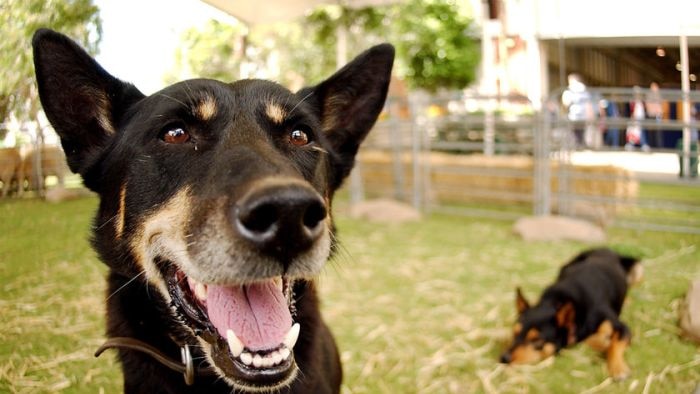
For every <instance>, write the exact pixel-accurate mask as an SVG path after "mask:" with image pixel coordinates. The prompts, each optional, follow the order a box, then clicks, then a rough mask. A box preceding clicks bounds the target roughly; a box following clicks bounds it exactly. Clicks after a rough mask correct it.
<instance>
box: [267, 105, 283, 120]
mask: <svg viewBox="0 0 700 394" xmlns="http://www.w3.org/2000/svg"><path fill="white" fill-rule="evenodd" d="M265 114H266V115H267V117H268V118H270V120H272V122H273V123H276V124H282V123H283V122H284V118H285V117H286V116H287V114H286V112H285V111H284V110H283V109H282V107H280V106H279V105H278V104H276V103H267V105H266V107H265Z"/></svg>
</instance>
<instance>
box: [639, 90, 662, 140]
mask: <svg viewBox="0 0 700 394" xmlns="http://www.w3.org/2000/svg"><path fill="white" fill-rule="evenodd" d="M644 106H645V109H646V116H647V119H653V120H655V121H656V128H655V129H654V130H653V131H652V130H649V132H648V133H647V134H648V135H649V136H650V137H651V136H652V135H653V136H655V137H654V144H655V146H656V147H663V145H664V142H663V131H661V127H659V126H660V125H661V119H663V115H664V109H663V105H662V102H661V93H659V84H658V83H656V82H652V83H651V84H650V85H649V91H648V92H647V95H646V100H645V103H644Z"/></svg>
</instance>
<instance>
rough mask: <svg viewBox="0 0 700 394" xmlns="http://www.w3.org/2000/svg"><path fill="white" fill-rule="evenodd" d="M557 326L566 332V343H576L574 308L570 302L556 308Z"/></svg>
mask: <svg viewBox="0 0 700 394" xmlns="http://www.w3.org/2000/svg"><path fill="white" fill-rule="evenodd" d="M555 316H556V320H557V326H558V327H560V328H562V329H565V330H566V343H567V344H568V345H572V344H574V343H576V308H575V307H574V304H573V303H572V302H571V301H568V302H566V303H564V304H562V305H560V306H559V307H557V313H556V315H555Z"/></svg>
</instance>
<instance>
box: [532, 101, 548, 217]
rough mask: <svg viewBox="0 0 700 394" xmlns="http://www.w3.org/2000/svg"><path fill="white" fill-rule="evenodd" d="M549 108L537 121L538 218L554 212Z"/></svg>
mask: <svg viewBox="0 0 700 394" xmlns="http://www.w3.org/2000/svg"><path fill="white" fill-rule="evenodd" d="M547 111H548V109H547V106H546V105H544V106H542V110H541V111H540V113H539V114H538V115H537V119H536V120H535V125H534V126H535V127H534V133H535V146H534V163H533V169H534V185H533V189H534V190H533V191H534V193H533V199H534V204H533V210H534V214H535V215H536V216H547V215H549V214H551V212H552V197H551V186H550V185H551V183H552V182H551V178H552V174H551V171H550V163H549V139H550V137H551V135H552V133H551V130H552V124H551V119H550V116H549V113H548V112H547Z"/></svg>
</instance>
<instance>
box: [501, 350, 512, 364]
mask: <svg viewBox="0 0 700 394" xmlns="http://www.w3.org/2000/svg"><path fill="white" fill-rule="evenodd" d="M512 359H513V358H512V357H511V355H510V353H509V352H505V353H503V354H501V362H502V363H503V364H510V362H511V361H512Z"/></svg>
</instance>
